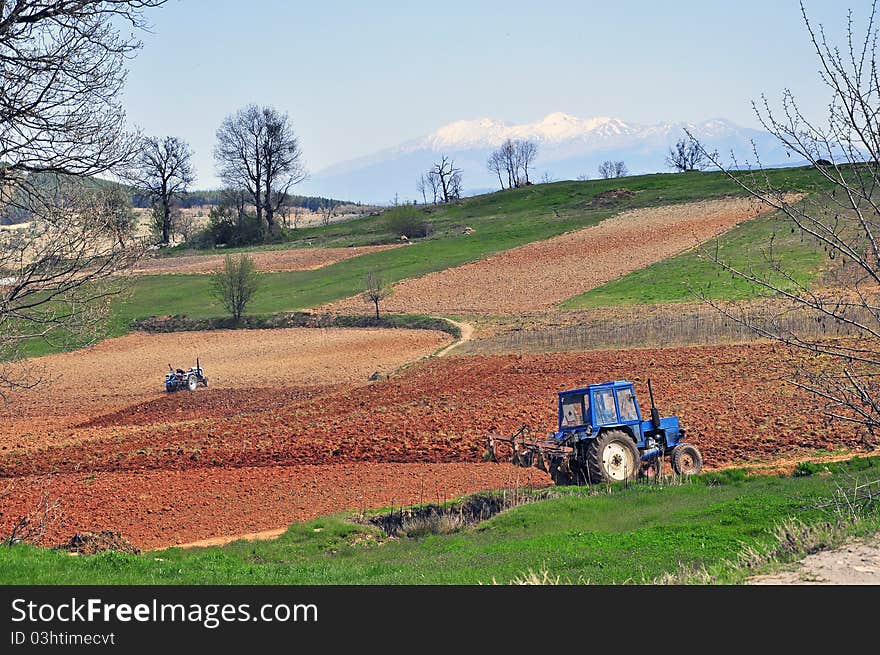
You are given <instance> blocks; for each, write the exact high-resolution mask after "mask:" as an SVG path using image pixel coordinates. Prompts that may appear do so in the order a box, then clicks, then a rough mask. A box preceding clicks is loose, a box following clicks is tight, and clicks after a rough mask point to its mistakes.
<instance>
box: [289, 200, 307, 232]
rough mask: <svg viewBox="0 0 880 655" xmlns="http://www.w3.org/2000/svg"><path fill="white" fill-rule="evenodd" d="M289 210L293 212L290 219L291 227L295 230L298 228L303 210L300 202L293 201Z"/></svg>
mask: <svg viewBox="0 0 880 655" xmlns="http://www.w3.org/2000/svg"><path fill="white" fill-rule="evenodd" d="M291 211H292V214H293V221H292V225H293V229H294V230H297V229H299V223H300V221H301V220H302V215H303V211H304V210H303V206H302V205H300V204H297V203H293V207H292V209H291Z"/></svg>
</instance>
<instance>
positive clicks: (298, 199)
mask: <svg viewBox="0 0 880 655" xmlns="http://www.w3.org/2000/svg"><path fill="white" fill-rule="evenodd" d="M221 193H222V192H221V191H188V192H186V193H184V194H182V195H181V196H180V200H179V202H180V206H181V207H183V208H184V209H188V208H190V207H199V206H203V205H219V204H220V195H221ZM131 203H132V205H134V206H135V207H139V208H141V209H148V208H149V207H150V199H149V197H147V196H146V195H144V194H141V193H132V197H131ZM288 204H289V205H290V206H292V207H307V208H308V209H309V211H313V212H316V211H318V208H319V207H321V206H322V205H328V204H330V205H333V206H336V205H355V206H360V205H361V203H359V202H351V201H349V200H336V199H334V198H323V197H320V196H296V195H293V196H290V200H289V203H288Z"/></svg>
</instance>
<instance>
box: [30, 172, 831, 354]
mask: <svg viewBox="0 0 880 655" xmlns="http://www.w3.org/2000/svg"><path fill="white" fill-rule="evenodd" d="M768 175H769V177H770V178H771V181H772V182H773V184H775V185H776V186H778V187H780V188H782V189H786V190H792V191H811V190H815V189H816V188H817V187H818V186H819V185H820V184H821V181H820V179H819V177H818V176H817V175H816V174H815V173H814V172H813V171H812V170H811V169H809V168H786V169H776V170H772V171H769V172H768ZM618 188H626V189H629V190H630V191H632V192H633V193H634V195H632V196H630V197H622V198H615V199H614V200H603V199H602V198H601V196H600V195H599V194H602V193H603V192H605V191H609V190H611V189H618ZM729 195H744V193H743V191H742V190H741V189H740V188H739V187H738V186H737V185H736V184H735V183H733V182H732V181H731V180H729V179H728V178H727V177H726V176H725V175H723V174H722V173H686V174H656V175H641V176H633V177H627V178H619V179H613V180H589V181H585V182H578V181H565V182H555V183H551V184H538V185H533V186H528V187H524V188H521V189H513V190H507V191H503V192H496V193H490V194H486V195H482V196H476V197H473V198H467V199H465V200H463V201H462V202H461V203H460V204H455V205H450V206H440V207H429V208H420V209H419V211H420V212H423V214H424V220H426V221H428V222H429V223H430V224H431V227H432V231H431V233H430V235H429V236H428V237H425V238H421V239H413V240H412V241H411V242H410V244H409V245H407V246H404V247H401V248H396V249H391V250H386V251H382V252H376V253H370V254H367V255H362V256H359V257H354V258H351V259H347V260H344V261H340V262H337V263H335V264H332V265H330V266H326V267H324V268H321V269H317V270H312V271H293V272H274V273H267V274H266V275H265V277H264V280H265V286H264V289H263V290H262V291H261V292H260V293H259V294H258V295H257V296H256V298H255V299H254V301H253V303H252V305H251V306H249V307H248V311H249V312H251V313H255V314H271V313H276V312H287V311H296V310H302V309H308V308H313V307H317V306H319V305H322V304H325V303H329V302H333V301H335V300H339V299H341V298H345V297H348V296H352V295H355V294H357V293H359V292H361V291H362V290H363V285H364V279H365V277H366V275H367V273H368V272H369V271H375V272H378V273H380V274H381V275H382V276H383V277H384V278H385V279H387V280H388V281H390V282H392V283H393V282H397V281H400V280H402V279H405V278H411V277H418V276H421V275H425V274H427V273H430V272H433V271H439V270H443V269H445V268H449V267H453V266H458V265H460V264H464V263H466V262H469V261H473V260H477V259H481V258H484V257H488V256H490V255H492V254H495V253H498V252H501V251H503V250H507V249H510V248H515V247H517V246H521V245H524V244H526V243H530V242H533V241H540V240H543V239H548V238H550V237H553V236H557V235H559V234H562V233H565V232H569V231H571V230H576V229H579V228H583V227H587V226H591V225H595V224H597V223H599V222H600V221H602V220H604V219H605V218H608V217H609V216H612V215H614V214H616V213H619V212H621V211H625V210H628V209H634V208H640V207H652V206H658V205H664V204H670V203H680V202H691V201H697V200H702V199H707V198H713V197H720V196H729ZM392 223H393V221H392V220H391V218H390V217H389V215H387V214H383V215H379V216H367V217H363V218H359V219H355V220H351V221H346V222H342V223H334V224H331V225H327V226H319V227H313V228H307V229H300V230H297V231H296V232H295V235H294V238H293V240H292V241H291V242H290V243H288V244H284V247H290V248H299V247H327V246H335V247H341V246H352V245H364V244H381V243H397V242H399V234H398V233H397V232H396V231H395V230H394V229H393V227H392ZM466 227H470V228H471V229H472V232H471V233H470V234H465V228H466ZM770 230H771V225H770V223H769V222H767V220H766V219H762V220H761V221H758V222H756V223H755V225H750V224H746V225H744V226H742V227H741V228H737V230H736V231H735V234H734V235H733V236H732V237H731V238H732V240H731V241H729V246H726V247H728V248H729V249H730V250H732V251H733V252H735V253H740V252H742V253H756V252H758V250H759V249H760V247H761V245H763V243H764V242H765V241H766V239H767V237H768V236H769V233H770ZM789 241H791V239H790V240H789ZM780 245H782V244H781V242H779V243H778V244H777V246H778V247H779V246H780ZM789 245H790V246H791V248H792V249H791V251H790V258H791V259H792V261H793V262H794V263H795V265H796V266H800V267H801V270H802V272H803V274H804V275H805V276H809V274H810V272H811V271H812V270H813V268H814V262H815V259H814V258H813V256H812V254H809V253H808V254H805V251H804V249H803V248H802V247H801V245H798V244H794V243H790V244H789ZM272 247H277V246H272ZM786 247H788V246H786ZM183 252H186V251H183ZM190 252H191V251H190ZM224 252H229V251H224ZM683 257H684V259H681V258H673V259H672V260H668V261H666V262H661V263H660V264H657V265H655V266H654V267H650V268H648V269H644V270H642V271H637V272H636V273H633V274H632V275H630V276H627V277H625V278H622V280H620V281H615V282H612V283H610V285H606V286H605V287H602V288H601V290H596V291H593V292H591V294H592V295H589V296H585V297H578V298H575V299H572V300H571V301H569V302H567V303H566V305H565V306H566V307H582V306H594V305H596V304H608V303H620V302H656V301H665V300H678V299H687V293H688V292H687V290H686V288H685V287H684V286H683V284H682V281H683V280H694V281H696V282H697V283H703V282H711V283H712V285H713V288H714V290H715V292H716V293H717V294H719V296H721V297H744V296H745V295H747V294H748V293H749V290H748V289H745V288H743V287H742V285H741V284H739V285H738V284H737V283H735V282H733V283H729V282H727V280H726V279H725V276H724V275H723V274H721V273H719V271H718V270H717V269H716V268H714V267H712V266H711V265H710V264H707V263H706V262H702V261H699V260H697V259H696V257H695V255H694V256H691V255H688V256H683ZM658 273H659V277H658ZM658 280H659V283H658ZM618 284H620V285H622V286H614V285H618ZM175 314H185V315H187V316H191V317H194V318H211V317H220V316H223V315H224V311H223V308H222V307H221V305H220V304H219V303H218V302H217V301H216V300H215V299H214V298H213V297H212V295H211V292H210V279H209V278H208V277H207V276H204V275H156V276H144V277H138V278H136V279H135V280H134V281H133V284H132V289H131V292H130V293H129V294H126V295H125V296H124V297H120V298H118V299H117V300H116V301H115V302H114V304H113V317H112V321H111V325H110V335H111V336H118V335H120V334H124V333H125V332H126V331H128V330H129V324H130V323H131V322H132V321H133V320H137V319H143V318H147V317H150V316H163V315H175ZM52 351H53V348H52V347H51V346H49V345H48V344H45V343H42V342H35V343H33V344H32V345H31V347H30V348H29V351H28V352H29V354H30V355H34V356H36V355H42V354H46V353H49V352H52Z"/></svg>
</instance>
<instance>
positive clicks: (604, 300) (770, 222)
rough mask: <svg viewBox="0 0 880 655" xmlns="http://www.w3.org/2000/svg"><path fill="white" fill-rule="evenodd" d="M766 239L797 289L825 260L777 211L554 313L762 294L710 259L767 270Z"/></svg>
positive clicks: (788, 285) (778, 279) (783, 283)
mask: <svg viewBox="0 0 880 655" xmlns="http://www.w3.org/2000/svg"><path fill="white" fill-rule="evenodd" d="M771 240H772V243H773V257H774V258H775V260H776V261H777V262H778V263H779V264H780V266H781V268H782V270H784V271H786V272H787V273H788V274H790V275H791V277H792V278H793V279H794V280H795V281H796V282H797V283H798V284H806V283H808V282H809V281H810V280H811V279H813V277H814V276H815V275H816V274H817V273H818V272H819V271H820V269H821V268H822V265H823V264H824V263H825V262H826V260H827V258H826V257H825V255H824V253H823V252H822V249H821V247H819V246H817V245H816V244H815V243H814V242H812V241H808V240H805V239H804V238H803V237H802V236H801V234H800V232H799V231H797V230H792V229H791V227H790V225H789V224H788V221H787V220H785V217H784V215H782V214H781V212H773V213H771V214H767V215H764V216H760V217H758V218H756V219H753V220H751V221H748V222H747V223H743V224H741V225H738V226H737V227H735V228H733V229H732V230H730V231H729V232H727V233H725V234H723V235H722V236H721V237H719V238H718V239H715V240H713V241H711V242H709V243H706V244H704V245H703V246H702V247H700V248H696V249H694V250H690V251H688V252H685V253H682V254H680V255H677V256H675V257H670V258H669V259H665V260H663V261H660V262H657V263H656V264H652V265H651V266H647V267H645V268H642V269H639V270H637V271H633V272H632V273H629V274H628V275H624V276H623V277H620V278H618V279H616V280H612V281H611V282H607V283H606V284H603V285H602V286H599V287H596V288H595V289H592V290H590V291H587V292H586V293H583V294H580V295H577V296H574V297H573V298H570V299H568V300H566V301H565V302H563V303H561V304H560V308H561V309H584V308H589V307H604V306H608V305H635V304H649V303H674V302H687V301H693V300H696V295H695V293H694V292H695V291H699V292H700V293H702V294H704V295H705V296H706V297H709V298H715V299H723V300H745V299H749V298H755V297H758V296H761V295H765V294H767V290H766V289H765V288H763V287H760V286H758V285H755V284H752V283H750V282H749V281H747V280H744V279H743V278H742V277H739V276H734V275H731V274H730V273H728V272H726V271H725V270H724V269H723V268H721V267H720V266H719V265H718V264H715V263H714V262H713V261H712V258H713V257H716V256H717V257H718V258H719V259H720V260H721V261H724V262H727V263H728V264H730V265H731V266H733V267H735V268H736V269H737V270H740V271H742V272H745V273H748V272H749V271H752V270H753V271H756V272H766V271H770V270H771V267H770V265H769V264H768V259H767V249H768V246H769V244H770V243H771ZM771 279H773V281H774V282H775V283H776V284H778V285H779V286H780V287H781V288H784V289H792V288H794V286H795V284H794V282H792V281H791V280H788V279H786V278H784V277H782V276H781V275H778V274H777V275H774V276H773V277H772V278H771Z"/></svg>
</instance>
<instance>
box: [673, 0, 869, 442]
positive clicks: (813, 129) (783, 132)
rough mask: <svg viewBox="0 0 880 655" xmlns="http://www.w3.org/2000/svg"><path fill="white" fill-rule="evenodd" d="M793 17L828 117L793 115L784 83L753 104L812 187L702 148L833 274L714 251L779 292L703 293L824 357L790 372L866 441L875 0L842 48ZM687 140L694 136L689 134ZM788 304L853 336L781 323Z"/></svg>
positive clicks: (730, 313)
mask: <svg viewBox="0 0 880 655" xmlns="http://www.w3.org/2000/svg"><path fill="white" fill-rule="evenodd" d="M801 15H802V17H803V21H804V24H805V27H806V30H807V32H808V34H809V38H810V41H811V43H812V46H813V49H814V51H815V53H816V55H817V57H818V63H819V71H820V78H821V80H822V82H823V83H824V85H825V86H826V87H827V88H828V90H829V92H830V95H831V101H830V103H829V105H828V107H829V113H828V117H827V125H821V126H820V125H817V124H816V123H814V122H811V121H810V120H808V119H807V118H805V116H804V115H803V114H802V113H801V110H800V108H799V107H798V105H797V103H796V102H795V99H794V96H793V94H792V93H791V92H790V91H788V90H786V91H785V92H784V93H783V97H782V110H781V112H779V111H777V110H773V109H772V108H771V107H770V103H769V102H768V101H767V99H766V97H764V96H762V98H761V102H760V103H757V102H753V108H754V110H755V113H756V114H757V116H758V119H759V120H760V122H761V124H762V125H763V127H764V129H765V130H767V131H768V132H770V133H771V134H773V135H774V136H775V137H776V138H777V139H778V140H779V142H780V143H781V144H783V145H784V146H785V148H786V149H787V150H788V151H790V152H791V153H792V154H793V155H795V156H799V157H802V158H803V159H805V160H807V161H808V162H810V164H811V165H812V166H813V168H814V170H815V174H816V176H817V178H818V179H819V180H820V181H821V184H818V185H815V187H814V188H815V191H814V193H813V194H811V195H810V196H807V197H803V198H800V199H798V198H795V197H792V196H791V195H789V194H787V193H786V190H785V189H783V188H780V187H779V186H775V185H774V184H773V183H772V182H771V178H770V177H769V176H768V175H766V174H764V173H763V172H762V170H761V164H760V157H759V156H758V153H757V152H755V153H754V154H755V157H756V159H757V162H756V166H757V168H756V169H753V170H752V171H750V172H749V173H747V174H744V173H742V172H740V171H739V170H737V169H738V168H741V165H740V163H739V162H737V161H736V158H735V157H734V158H733V159H732V163H731V164H726V163H724V162H722V161H721V160H720V158H719V157H718V155H717V154H715V153H710V152H708V151H707V150H706V149H705V148H702V152H703V154H704V155H705V156H706V157H707V158H708V159H709V160H710V161H712V162H713V163H714V164H715V165H716V166H717V167H719V168H720V169H721V170H724V171H726V172H727V174H728V176H729V177H730V179H731V180H733V181H735V182H736V183H737V184H739V185H740V186H741V187H742V188H743V189H745V190H746V191H748V192H749V193H750V194H752V195H753V196H754V197H755V198H758V199H760V200H761V201H762V202H765V203H768V204H769V205H771V206H772V207H774V208H776V209H777V210H779V214H778V216H779V217H780V219H779V220H780V228H781V229H785V230H786V231H788V230H797V231H799V232H800V233H801V234H802V235H803V236H804V237H806V238H808V239H811V240H813V241H814V242H815V243H817V244H819V245H821V246H822V247H823V248H824V250H825V253H826V254H827V257H828V259H827V264H828V266H829V267H831V268H832V271H833V273H831V274H829V275H830V277H829V280H828V282H829V284H828V285H823V288H822V289H817V288H814V287H812V286H808V285H807V284H806V283H805V282H803V280H802V279H800V278H798V277H797V276H795V275H794V274H792V272H791V271H790V270H787V268H786V265H785V263H784V262H783V261H781V260H780V259H779V258H778V257H777V256H776V255H775V253H774V250H773V244H772V241H771V243H769V244H768V245H767V248H766V262H765V266H762V267H748V268H746V267H737V266H734V265H733V264H731V263H730V262H727V261H723V260H722V259H721V258H720V257H718V256H717V253H716V254H714V255H713V254H712V253H710V256H711V257H712V259H714V261H715V262H716V263H718V264H719V265H720V266H722V267H723V269H724V270H726V271H728V272H729V273H730V274H732V275H734V276H736V277H738V278H740V279H744V280H747V281H749V282H750V283H752V284H754V285H755V286H756V287H757V288H759V289H762V290H764V291H766V292H768V293H770V294H772V295H774V296H776V297H777V298H779V299H780V303H781V304H780V307H779V308H775V309H774V310H773V311H770V312H766V313H764V314H763V315H760V316H756V315H755V314H754V313H753V312H749V311H747V310H746V309H744V308H743V307H742V306H737V305H735V304H732V303H721V302H718V301H715V300H712V299H710V298H708V297H707V296H706V294H704V293H702V292H701V291H699V290H698V293H700V294H701V295H702V296H703V298H704V300H705V301H706V302H708V303H709V304H710V305H712V306H713V307H715V308H716V309H718V310H719V311H721V312H722V313H723V314H724V315H726V316H727V317H728V318H730V319H732V320H733V321H736V322H737V323H739V324H741V325H744V326H746V327H748V328H749V329H751V330H753V331H754V332H755V333H757V334H759V335H761V336H764V337H767V338H771V339H774V340H777V341H779V342H782V343H784V344H788V345H790V346H793V347H794V348H796V349H800V350H802V351H805V352H806V353H812V354H814V355H817V356H818V358H819V359H818V361H819V362H820V363H821V365H820V366H816V367H809V366H802V367H800V368H799V369H797V370H794V371H792V372H791V374H790V378H789V380H790V381H791V382H792V383H793V384H795V385H796V386H798V387H801V388H803V389H805V390H807V391H809V392H811V393H813V394H815V395H816V396H817V397H818V398H819V399H821V400H822V401H823V402H824V403H825V411H826V412H827V413H828V414H829V415H830V416H832V417H834V418H837V419H842V420H844V421H849V422H852V423H855V424H856V425H858V426H861V427H862V428H863V429H864V430H865V432H864V433H863V439H865V441H866V443H870V442H871V440H870V439H869V437H873V435H874V431H875V429H876V428H878V427H880V374H878V372H877V371H878V366H880V345H878V344H880V303H878V300H880V243H878V229H880V197H878V190H880V167H878V164H877V162H878V161H880V114H878V112H877V100H878V98H880V78H878V76H877V71H878V70H880V69H878V64H880V62H878V60H877V39H878V29H877V21H876V18H877V0H875V1H874V2H872V3H871V10H870V12H869V16H868V20H867V23H866V28H865V33H864V34H861V35H859V34H856V33H855V31H854V27H853V26H854V22H853V15H852V13H851V12H850V14H849V16H848V21H847V24H848V29H847V39H846V43H845V44H844V47H842V48H839V47H835V46H834V45H832V44H830V43H828V42H827V40H826V37H825V32H824V30H823V29H822V27H821V26H819V28H818V30H817V29H816V28H814V26H813V24H812V23H811V22H810V20H809V17H808V16H807V13H806V11H805V9H804V7H803V4H801ZM689 136H690V138H691V140H692V142H694V143H696V142H697V141H696V139H694V138H693V136H691V135H689ZM793 312H803V313H805V314H806V315H807V316H811V317H815V320H816V321H817V322H818V323H820V324H821V325H823V326H825V327H827V329H829V330H831V329H834V330H843V331H845V332H846V333H847V334H849V335H853V336H854V337H855V338H849V339H815V338H808V337H805V336H803V335H802V334H800V333H798V332H796V331H795V330H793V329H790V328H787V327H786V326H785V323H784V319H785V317H786V316H787V315H789V314H791V313H793Z"/></svg>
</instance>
